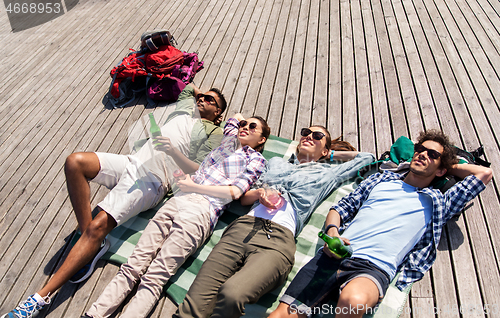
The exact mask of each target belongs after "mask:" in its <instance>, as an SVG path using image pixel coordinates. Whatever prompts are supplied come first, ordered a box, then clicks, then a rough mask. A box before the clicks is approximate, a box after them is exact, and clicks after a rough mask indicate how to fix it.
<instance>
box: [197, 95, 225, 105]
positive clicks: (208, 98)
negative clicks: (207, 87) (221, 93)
mask: <svg viewBox="0 0 500 318" xmlns="http://www.w3.org/2000/svg"><path fill="white" fill-rule="evenodd" d="M202 97H203V100H205V101H206V102H207V103H209V104H212V105H215V107H217V108H220V107H219V104H217V101H216V100H215V97H213V96H212V95H207V94H198V95H196V100H198V99H200V98H202Z"/></svg>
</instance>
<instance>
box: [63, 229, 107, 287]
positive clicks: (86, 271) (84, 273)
mask: <svg viewBox="0 0 500 318" xmlns="http://www.w3.org/2000/svg"><path fill="white" fill-rule="evenodd" d="M110 246H111V243H110V242H109V240H108V239H106V238H105V239H104V241H102V243H101V248H100V249H99V251H98V252H97V254H96V255H95V257H94V259H93V260H92V261H91V262H90V263H88V264H87V265H85V266H83V268H82V269H80V270H79V271H78V272H77V273H76V274H75V275H73V277H71V278H70V279H69V282H70V283H73V284H78V283H81V282H83V281H84V280H86V279H87V278H89V276H90V275H91V274H92V272H93V271H94V267H95V264H96V263H97V261H98V260H99V259H100V258H101V257H102V256H103V255H104V253H106V252H107V251H108V250H109V247H110Z"/></svg>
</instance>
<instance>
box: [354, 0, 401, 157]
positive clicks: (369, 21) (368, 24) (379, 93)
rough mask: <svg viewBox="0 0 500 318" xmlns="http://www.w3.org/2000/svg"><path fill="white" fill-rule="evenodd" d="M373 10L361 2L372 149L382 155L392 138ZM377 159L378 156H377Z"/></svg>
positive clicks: (388, 147)
mask: <svg viewBox="0 0 500 318" xmlns="http://www.w3.org/2000/svg"><path fill="white" fill-rule="evenodd" d="M374 10H375V8H372V6H371V3H370V2H368V1H361V13H362V15H363V23H364V26H365V30H366V31H365V39H366V54H367V58H368V73H369V76H370V90H371V99H372V100H371V103H372V110H371V112H372V114H373V125H374V128H373V129H374V137H375V140H376V142H375V143H374V144H375V145H374V147H375V149H373V148H368V149H373V151H374V152H373V153H374V154H379V155H380V154H382V153H384V152H385V151H387V150H388V149H390V147H391V145H392V142H393V140H392V138H391V136H390V132H389V131H388V128H389V127H390V122H389V119H390V117H389V112H388V105H387V99H386V94H385V91H384V77H383V70H382V63H381V60H380V51H379V47H378V42H377V29H376V27H375V22H374ZM377 158H378V156H377Z"/></svg>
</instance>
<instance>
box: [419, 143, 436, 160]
mask: <svg viewBox="0 0 500 318" xmlns="http://www.w3.org/2000/svg"><path fill="white" fill-rule="evenodd" d="M414 149H415V152H417V153H422V152H424V151H427V155H428V156H429V158H431V159H434V160H436V159H438V158H439V157H441V153H440V152H439V151H436V150H434V149H429V148H426V147H424V146H422V145H421V144H415V146H414Z"/></svg>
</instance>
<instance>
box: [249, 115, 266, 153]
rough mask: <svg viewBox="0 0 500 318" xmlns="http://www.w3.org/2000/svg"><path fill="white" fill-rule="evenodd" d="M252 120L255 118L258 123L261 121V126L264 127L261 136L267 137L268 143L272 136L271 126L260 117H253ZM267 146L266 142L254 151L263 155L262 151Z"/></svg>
mask: <svg viewBox="0 0 500 318" xmlns="http://www.w3.org/2000/svg"><path fill="white" fill-rule="evenodd" d="M250 118H255V119H257V120H258V121H260V125H261V126H262V133H261V134H260V136H261V137H265V138H266V141H267V139H268V138H269V135H271V127H269V125H268V124H267V121H266V120H265V119H264V118H262V117H260V116H252V117H250ZM265 144H266V142H265V141H264V143H262V144H260V145H258V146H257V147H255V148H254V150H255V151H258V152H260V153H262V150H264V145H265Z"/></svg>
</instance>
